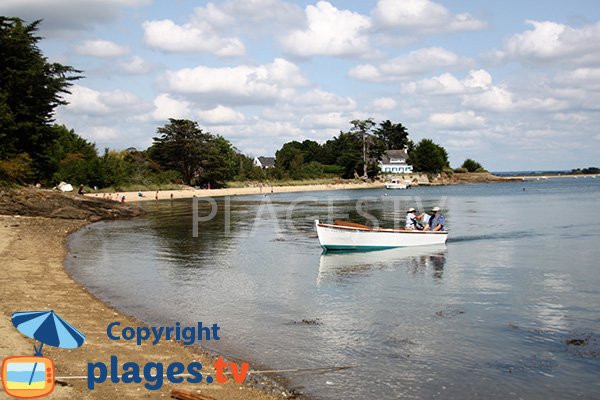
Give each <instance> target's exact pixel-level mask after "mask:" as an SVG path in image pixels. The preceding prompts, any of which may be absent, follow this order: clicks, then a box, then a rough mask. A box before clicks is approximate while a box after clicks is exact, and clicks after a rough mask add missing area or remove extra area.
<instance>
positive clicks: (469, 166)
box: [460, 158, 485, 172]
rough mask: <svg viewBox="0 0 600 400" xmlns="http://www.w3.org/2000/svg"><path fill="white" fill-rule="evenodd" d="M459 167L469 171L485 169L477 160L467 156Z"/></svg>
mask: <svg viewBox="0 0 600 400" xmlns="http://www.w3.org/2000/svg"><path fill="white" fill-rule="evenodd" d="M460 167H461V168H464V169H466V170H467V171H469V172H483V171H485V169H484V168H483V167H482V166H481V164H479V163H478V162H477V161H475V160H472V159H470V158H467V159H466V160H465V161H464V162H463V163H462V165H461V166H460Z"/></svg>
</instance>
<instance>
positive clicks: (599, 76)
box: [555, 68, 600, 90]
mask: <svg viewBox="0 0 600 400" xmlns="http://www.w3.org/2000/svg"><path fill="white" fill-rule="evenodd" d="M555 82H556V83H558V84H559V85H572V86H575V87H580V88H585V89H593V90H599V89H600V68H577V69H575V70H573V71H566V72H562V73H559V74H558V75H557V76H556V78H555Z"/></svg>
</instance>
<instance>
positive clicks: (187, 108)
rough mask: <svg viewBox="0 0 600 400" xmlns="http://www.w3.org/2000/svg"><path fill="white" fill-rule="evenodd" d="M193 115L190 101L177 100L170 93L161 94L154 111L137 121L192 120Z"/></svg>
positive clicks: (156, 100) (157, 98) (155, 101)
mask: <svg viewBox="0 0 600 400" xmlns="http://www.w3.org/2000/svg"><path fill="white" fill-rule="evenodd" d="M192 114H193V113H192V111H191V104H190V103H189V102H188V101H185V100H179V99H175V98H173V97H171V95H169V94H168V93H161V94H159V95H158V96H156V98H155V99H154V110H153V111H152V112H151V113H149V114H143V115H141V116H139V117H137V118H136V119H137V120H140V121H149V120H151V121H167V120H168V119H169V118H175V119H191V116H192Z"/></svg>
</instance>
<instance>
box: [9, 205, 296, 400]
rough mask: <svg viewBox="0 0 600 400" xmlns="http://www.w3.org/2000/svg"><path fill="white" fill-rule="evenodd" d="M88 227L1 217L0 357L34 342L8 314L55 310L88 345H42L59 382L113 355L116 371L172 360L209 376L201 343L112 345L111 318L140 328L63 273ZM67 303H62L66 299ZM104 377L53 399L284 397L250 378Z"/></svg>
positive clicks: (71, 384)
mask: <svg viewBox="0 0 600 400" xmlns="http://www.w3.org/2000/svg"><path fill="white" fill-rule="evenodd" d="M89 223H90V221H85V220H80V219H70V220H69V219H56V218H46V217H21V216H9V215H0V257H1V259H2V260H3V262H2V269H3V271H2V272H3V273H2V274H0V293H1V297H2V298H3V299H6V300H3V301H2V303H1V304H0V334H2V338H3V340H2V342H1V343H0V358H5V357H8V356H13V355H31V354H33V344H34V343H35V341H34V340H33V339H29V338H26V337H25V336H24V335H22V334H21V333H19V332H18V331H17V330H16V329H14V327H13V326H12V322H11V321H10V316H11V315H12V313H13V312H16V311H30V310H50V309H53V310H55V311H56V312H57V313H58V314H59V315H61V316H62V317H63V318H65V319H66V320H67V321H68V322H69V323H71V324H72V325H73V326H74V327H76V328H78V329H80V330H81V331H82V332H83V333H84V334H85V335H86V342H85V344H84V345H83V346H82V347H81V348H79V349H73V350H70V349H59V348H54V347H50V346H47V347H44V355H45V356H47V357H49V358H51V359H52V360H53V361H54V363H55V368H56V375H57V377H62V376H82V375H86V374H87V363H88V362H104V363H105V364H107V365H108V364H109V361H110V357H111V355H116V356H117V357H118V359H119V364H120V368H121V369H122V363H123V362H129V361H133V362H136V363H138V364H139V365H140V367H142V366H143V365H145V364H146V363H148V362H162V363H163V364H164V365H165V368H166V366H168V365H169V364H170V363H173V362H182V363H184V365H186V364H187V363H189V362H192V361H200V362H201V363H202V365H203V367H202V373H203V374H208V375H211V376H214V369H213V367H212V363H213V360H214V358H213V357H211V356H210V355H209V354H208V353H207V352H206V351H204V350H203V349H202V347H201V346H199V347H198V346H184V345H182V344H181V343H179V342H173V341H161V342H159V343H158V344H156V345H152V344H146V343H145V344H142V345H141V346H136V345H135V344H134V343H131V342H122V341H119V342H115V341H111V340H109V339H108V338H107V336H106V327H107V326H108V324H109V323H111V322H113V321H119V322H121V326H132V327H135V326H145V325H146V324H143V323H141V322H140V321H137V320H136V319H135V318H133V317H131V316H128V315H126V314H124V313H122V312H120V311H119V310H117V309H115V308H114V307H112V306H110V305H109V304H106V303H104V302H102V301H101V300H99V299H98V298H97V297H95V296H94V295H92V294H91V293H90V292H89V291H88V290H87V289H86V288H85V287H83V286H82V285H80V284H79V283H78V282H76V281H75V280H74V279H73V278H72V277H71V276H70V275H69V273H68V272H67V271H66V269H65V257H66V256H67V254H68V249H67V238H68V236H69V235H70V234H72V233H74V232H76V231H78V230H80V229H85V226H86V225H88V224H89ZM66 299H68V302H65V300H66ZM109 380H110V379H107V382H104V383H102V384H99V385H97V386H96V388H95V389H94V390H93V391H90V390H88V389H87V379H77V380H68V381H66V382H67V385H65V386H63V385H62V384H57V385H56V387H55V390H54V392H53V394H52V396H51V398H56V399H80V398H94V399H103V400H104V399H106V400H113V399H114V398H119V399H121V398H131V399H134V398H135V399H137V398H141V397H142V398H156V397H165V398H169V397H170V390H171V389H172V388H177V389H184V390H191V391H194V392H196V393H201V394H204V395H208V396H211V397H213V398H215V399H239V400H242V399H250V400H270V399H277V398H285V397H286V396H285V395H282V394H279V395H275V393H271V394H270V393H267V392H266V391H263V390H259V389H256V388H253V387H251V382H250V381H252V380H253V379H252V375H249V376H248V378H247V379H246V382H245V383H244V384H242V385H238V384H235V383H233V382H232V380H231V379H230V380H229V382H228V383H226V384H224V385H221V384H217V383H213V384H210V385H209V384H206V383H204V381H203V382H202V383H199V384H189V383H182V384H177V385H174V384H171V383H169V382H168V380H166V379H165V380H164V385H163V386H162V388H161V389H159V390H156V391H146V389H145V388H144V387H143V382H142V383H140V384H135V383H134V384H123V383H119V384H112V383H110V382H109ZM272 390H273V391H275V390H279V388H277V387H275V388H272ZM288 396H289V395H288ZM0 398H8V397H7V396H6V394H5V393H4V391H3V390H0Z"/></svg>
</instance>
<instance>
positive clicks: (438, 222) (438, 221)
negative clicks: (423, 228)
mask: <svg viewBox="0 0 600 400" xmlns="http://www.w3.org/2000/svg"><path fill="white" fill-rule="evenodd" d="M431 211H432V212H433V216H432V217H431V219H430V220H429V230H431V231H435V232H437V231H443V230H444V227H445V225H446V218H444V216H443V215H442V213H441V211H440V208H439V207H437V206H436V207H433V208H432V209H431Z"/></svg>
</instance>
